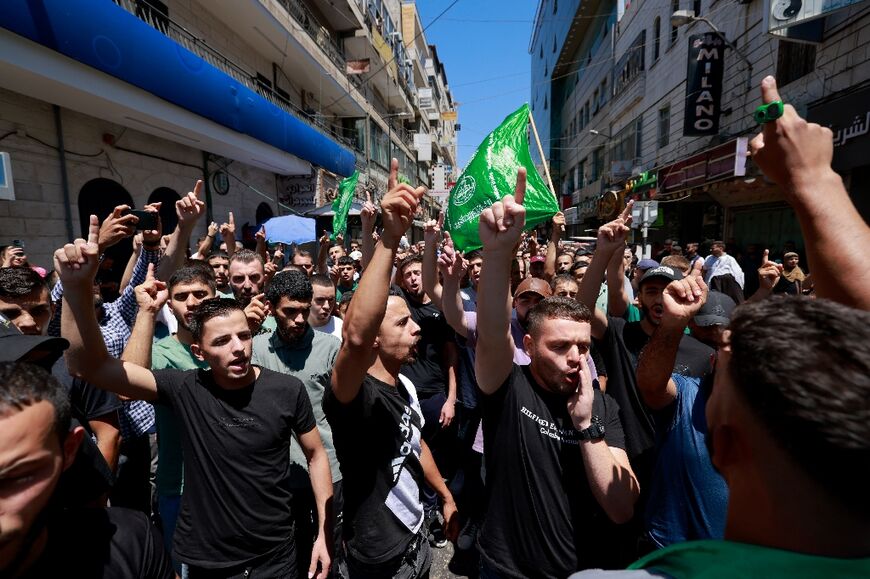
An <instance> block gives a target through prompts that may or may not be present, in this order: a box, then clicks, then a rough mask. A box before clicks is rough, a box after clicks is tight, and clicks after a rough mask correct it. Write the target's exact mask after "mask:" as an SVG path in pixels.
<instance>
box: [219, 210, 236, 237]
mask: <svg viewBox="0 0 870 579" xmlns="http://www.w3.org/2000/svg"><path fill="white" fill-rule="evenodd" d="M220 232H221V238H223V240H224V241H226V240H227V238H228V237H231V238H232V239H235V238H236V220H235V218H234V217H233V212H232V211H230V213H229V216H228V217H227V221H226V222H224V223H221V226H220Z"/></svg>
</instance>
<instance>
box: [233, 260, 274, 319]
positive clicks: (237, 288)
mask: <svg viewBox="0 0 870 579" xmlns="http://www.w3.org/2000/svg"><path fill="white" fill-rule="evenodd" d="M229 276H230V287H231V288H232V289H233V296H234V297H235V298H236V301H237V302H239V304H241V306H242V307H243V308H245V315H246V316H247V318H248V323H249V324H250V326H251V330H252V331H254V332H255V333H264V334H265V333H269V332H273V331H275V318H274V317H272V316H271V315H269V314H270V312H269V307H268V304H266V303H265V297H266V296H265V294H264V293H263V292H264V291H265V288H266V266H265V263H264V262H263V258H262V257H260V255H259V254H258V253H257V252H255V251H251V250H250V249H241V250H239V251H237V252H236V253H235V254H233V257H232V258H231V259H230V272H229Z"/></svg>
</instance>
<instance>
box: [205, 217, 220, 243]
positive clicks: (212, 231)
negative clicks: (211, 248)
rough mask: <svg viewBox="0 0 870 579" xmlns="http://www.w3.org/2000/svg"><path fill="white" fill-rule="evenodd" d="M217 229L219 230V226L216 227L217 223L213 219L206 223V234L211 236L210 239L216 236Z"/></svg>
mask: <svg viewBox="0 0 870 579" xmlns="http://www.w3.org/2000/svg"><path fill="white" fill-rule="evenodd" d="M219 230H220V228H219V227H218V224H217V223H215V222H214V221H212V222H211V223H209V224H208V236H209V237H211V238H212V239H214V238H215V237H216V236H217V234H218V231H219Z"/></svg>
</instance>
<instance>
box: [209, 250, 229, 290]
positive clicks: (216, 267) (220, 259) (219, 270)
mask: <svg viewBox="0 0 870 579" xmlns="http://www.w3.org/2000/svg"><path fill="white" fill-rule="evenodd" d="M208 265H209V267H211V269H212V271H214V286H215V291H216V292H217V297H220V298H231V297H233V288H232V287H230V257H229V256H228V255H227V254H226V253H224V252H223V251H218V252H216V253H212V254H211V255H209V256H208Z"/></svg>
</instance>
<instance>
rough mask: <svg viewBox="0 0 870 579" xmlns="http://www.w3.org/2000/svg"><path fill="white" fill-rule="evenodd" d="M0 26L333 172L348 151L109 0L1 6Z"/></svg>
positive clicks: (19, 0) (343, 165)
mask: <svg viewBox="0 0 870 579" xmlns="http://www.w3.org/2000/svg"><path fill="white" fill-rule="evenodd" d="M0 26H2V27H4V28H6V29H8V30H10V31H12V32H15V33H16V34H19V35H21V36H24V37H25V38H28V39H30V40H32V41H34V42H37V43H39V44H42V45H44V46H46V47H48V48H51V49H52V50H55V51H57V52H59V53H61V54H63V55H65V56H68V57H70V58H72V59H75V60H77V61H79V62H81V63H83V64H85V65H88V66H90V67H93V68H95V69H97V70H100V71H102V72H104V73H106V74H109V75H111V76H114V77H116V78H118V79H120V80H123V81H125V82H128V83H130V84H131V85H134V86H137V87H139V88H141V89H142V90H145V91H148V92H150V93H151V94H154V95H156V96H158V97H160V98H162V99H165V100H166V101H169V102H171V103H173V104H175V105H177V106H179V107H182V108H184V109H186V110H189V111H191V112H193V113H196V114H198V115H200V116H202V117H205V118H207V119H210V120H212V121H214V122H216V123H219V124H221V125H223V126H225V127H228V128H230V129H233V130H235V131H238V132H240V133H243V134H246V135H249V136H251V137H253V138H255V139H257V140H259V141H262V142H264V143H268V144H269V145H271V146H273V147H276V148H278V149H281V150H282V151H286V152H288V153H290V154H293V155H295V156H297V157H299V158H300V159H304V160H306V161H309V162H310V163H313V164H315V165H318V166H320V167H323V168H325V169H327V170H329V171H331V172H333V173H336V174H338V175H342V176H348V175H350V174H351V173H353V171H354V168H355V158H354V154H353V152H352V151H350V150H349V149H348V148H346V147H343V146H341V145H340V144H339V143H338V142H336V141H335V140H333V139H331V138H330V137H328V136H327V135H326V134H324V133H321V132H320V131H318V130H317V129H315V128H314V127H312V126H310V125H309V124H307V123H306V122H305V121H302V120H301V119H299V118H297V117H296V116H294V115H292V114H290V113H288V112H286V111H285V110H283V109H282V108H280V107H279V106H277V105H275V104H273V103H271V102H270V101H269V100H267V99H266V98H264V97H262V96H260V95H259V94H257V93H256V92H255V91H253V90H251V89H249V88H248V87H247V86H245V85H244V84H242V83H240V82H239V81H237V80H236V79H234V78H233V77H232V76H230V75H228V74H227V73H225V72H223V71H222V70H220V69H218V68H216V67H215V66H213V65H211V64H210V63H208V62H206V61H205V60H204V59H202V58H200V57H199V56H198V55H196V54H194V53H192V52H191V51H189V50H187V49H186V48H184V47H183V46H181V45H180V44H178V43H177V42H175V41H174V40H172V39H171V38H169V37H167V36H165V35H164V34H162V33H161V32H160V31H158V30H156V29H154V28H152V27H151V26H149V25H148V24H147V23H145V22H143V21H141V20H139V19H138V18H137V17H136V16H134V15H133V14H130V13H129V12H127V11H126V10H124V9H123V8H121V7H120V6H118V5H116V4H115V3H113V2H111V1H109V0H39V1H35V0H30V1H28V0H3V8H2V9H0Z"/></svg>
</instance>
